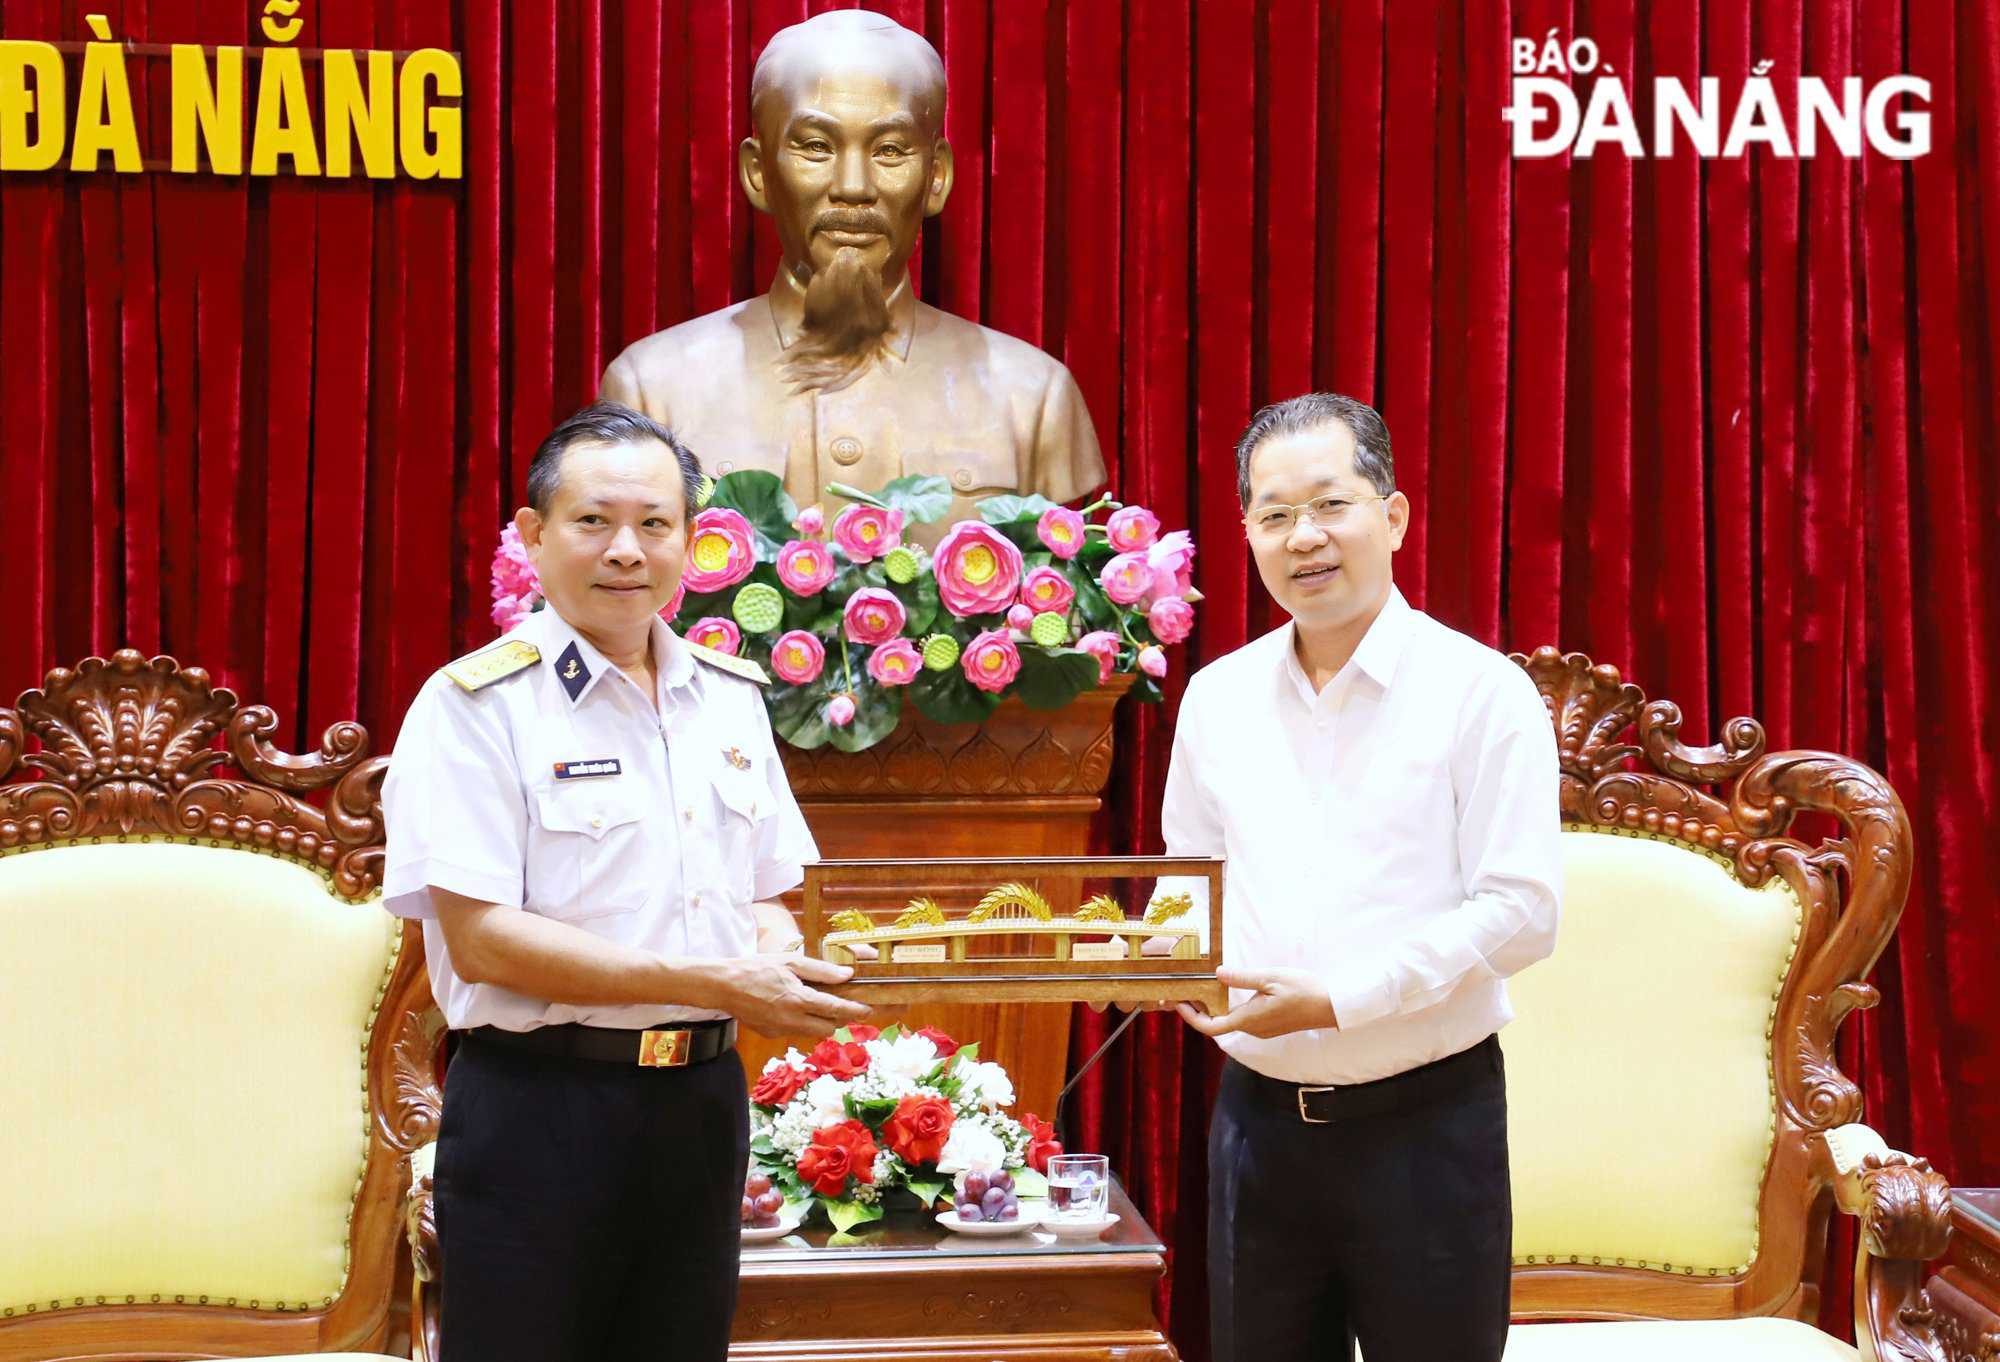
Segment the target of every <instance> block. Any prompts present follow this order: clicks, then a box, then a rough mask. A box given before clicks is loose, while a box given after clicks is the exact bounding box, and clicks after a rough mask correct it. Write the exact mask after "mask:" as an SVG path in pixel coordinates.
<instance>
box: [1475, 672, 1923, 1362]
mask: <svg viewBox="0 0 2000 1362" xmlns="http://www.w3.org/2000/svg"><path fill="white" fill-rule="evenodd" d="M1514 660H1515V661H1516V662H1517V663H1519V664H1520V665H1521V667H1523V668H1524V669H1525V670H1526V671H1527V673H1528V675H1529V676H1530V677H1531V678H1533V680H1534V682H1535V684H1536V687H1537V688H1538V689H1539V690H1540V691H1541V693H1542V698H1543V701H1544V703H1545V704H1546V705H1547V707H1548V711H1549V717H1550V721H1551V722H1552V723H1553V724H1554V726H1555V731H1556V738H1557V747H1558V761H1559V763H1560V766H1561V778H1560V791H1561V795H1560V797H1561V805H1562V815H1563V819H1564V821H1565V822H1566V823H1570V824H1575V825H1583V826H1593V827H1601V828H1614V829H1619V830H1621V831H1626V832H1632V833H1638V834H1642V835H1650V836H1654V837H1659V838H1663V839H1666V840H1670V841H1677V842H1680V843H1683V844H1685V845H1687V846H1689V847H1691V848H1695V849H1698V850H1701V851H1705V852H1708V853H1711V854H1713V855H1715V856H1718V857H1720V858H1722V859H1723V860H1724V861H1725V862H1726V863H1727V864H1728V865H1729V866H1730V867H1731V868H1732V869H1733V871H1734V873H1735V875H1736V876H1737V878H1738V879H1739V880H1741V881H1742V882H1743V883H1744V884H1746V885H1749V886H1752V887H1757V886H1761V885H1764V884H1766V883H1768V882H1770V880H1771V879H1772V877H1773V876H1776V877H1777V878H1778V879H1779V880H1781V881H1782V882H1783V883H1784V884H1786V885H1787V886H1788V887H1789V888H1790V889H1791V890H1792V892H1793V893H1794V894H1795V895H1796V896H1797V898H1798V900H1799V902H1800V904H1801V905H1802V908H1803V913H1804V916H1803V921H1802V924H1801V930H1800V935H1799V945H1798V950H1797V952H1796V954H1795V956H1794V959H1793V962H1792V967H1791V970H1790V973H1789V975H1788V977H1787V978H1786V980H1785V982H1784V986H1783V988H1782V990H1781V992H1780V994H1779V998H1778V1005H1777V1016H1776V1020H1775V1025H1774V1028H1773V1047H1774V1049H1773V1056H1772V1064H1773V1070H1774V1078H1775V1080H1776V1086H1777V1093H1778V1105H1779V1118H1780V1119H1779V1122H1778V1129H1777V1132H1776V1139H1775V1141H1774V1145H1773V1150H1772V1155H1771V1165H1770V1169H1769V1172H1768V1174H1767V1176H1766V1179H1765V1183H1764V1192H1763V1201H1762V1205H1761V1207H1760V1223H1761V1226H1762V1229H1761V1234H1760V1242H1759V1252H1758V1257H1757V1260H1756V1261H1755V1262H1754V1263H1753V1264H1752V1265H1751V1266H1750V1268H1749V1269H1748V1270H1747V1271H1746V1272H1745V1273H1744V1274H1742V1275H1741V1276H1737V1277H1720V1278H1713V1279H1710V1278H1678V1277H1670V1276H1668V1275H1666V1274H1654V1273H1640V1272H1636V1271H1633V1270H1629V1269H1617V1268H1592V1267H1589V1266H1578V1265H1560V1266H1558V1265H1536V1266H1532V1267H1524V1268H1519V1269H1517V1270H1516V1275H1515V1287H1514V1293H1515V1295H1514V1299H1515V1308H1516V1310H1517V1311H1518V1312H1520V1313H1522V1314H1525V1315H1527V1316H1529V1317H1540V1318H1554V1317H1564V1316H1568V1317H1580V1316H1593V1315H1596V1316H1603V1317H1618V1316H1629V1315H1674V1316H1689V1317H1700V1316H1706V1315H1718V1314H1720V1315H1735V1314H1745V1313H1770V1312H1774V1311H1785V1312H1790V1313H1796V1312H1803V1311H1806V1310H1809V1306H1808V1305H1807V1304H1806V1302H1807V1298H1808V1297H1809V1296H1811V1295H1814V1294H1815V1293H1814V1284H1815V1282H1816V1280H1817V1274H1818V1267H1817V1262H1818V1255H1819V1254H1820V1253H1821V1252H1822V1251H1823V1247H1824V1244H1823V1240H1824V1236H1825V1216H1824V1212H1823V1211H1822V1210H1818V1209H1816V1207H1818V1206H1821V1205H1823V1204H1824V1197H1825V1192H1826V1188H1827V1174H1826V1172H1825V1170H1823V1169H1819V1168H1816V1167H1815V1166H1814V1161H1813V1159H1812V1157H1811V1150H1810V1144H1811V1142H1812V1141H1813V1140H1814V1139H1815V1138H1816V1137H1817V1134H1818V1132H1821V1131H1825V1130H1829V1129H1832V1128H1833V1127H1835V1126H1839V1125H1843V1124H1846V1123H1847V1122H1850V1121H1853V1120H1856V1119H1857V1118H1858V1117H1859V1115H1860V1111H1861V1091H1860V1088H1859V1087H1858V1086H1857V1085H1856V1084H1855V1082H1854V1081H1853V1079H1852V1078H1850V1077H1849V1076H1848V1075H1847V1074H1846V1073H1844V1072H1843V1071H1842V1070H1841V1067H1840V1064H1839V1061H1838V1060H1837V1058H1836V1056H1835V1047H1834V1041H1835V1037H1836V1035H1837V1033H1838V1031H1839V1028H1840V1023H1841V1022H1842V1020H1843V1019H1845V1018H1846V1017H1847V1015H1848V1014H1849V1013H1851V1012H1853V1011H1854V1010H1856V1009H1857V1008H1865V1007H1872V1006H1873V1005H1874V1004H1875V1002H1876V1000H1877V998H1878V994H1877V992H1876V990H1875V988H1874V987H1873V986H1872V985H1870V984H1868V983H1867V982H1866V976H1867V974H1868V971H1869V970H1870V969H1871V968H1873V966H1874V964H1875V961H1876V959H1877V958H1878V957H1879V956H1880V955H1881V953H1882V950H1883V948H1884V947H1885V946H1886V945H1887V943H1888V940H1889V934H1890V933H1891V932H1892V931H1893V930H1894V929H1895V925H1896V921H1897V918H1898V917H1899V916H1900V915H1901V913H1902V908H1903V900H1904V897H1905V895H1906V893H1907V892H1908V888H1909V879H1910V864H1911V847H1910V828H1909V820H1908V818H1907V816H1906V815H1905V814H1904V812H1903V807H1902V804H1901V802H1900V801H1899V800H1898V799H1897V798H1896V795H1895V792H1894V791H1893V790H1892V789H1890V787H1889V785H1888V783H1887V782H1886V781H1884V780H1883V779H1882V777H1881V776H1880V775H1878V774H1876V773H1875V772H1874V771H1872V770H1870V769H1869V768H1868V767H1866V766H1864V765H1862V764H1861V763H1859V762H1856V761H1853V760H1851V759H1849V758H1846V757H1842V756H1838V755H1836V754H1833V753H1829V752H1767V751H1766V750H1765V737H1764V731H1763V728H1762V726H1761V725H1759V724H1758V723H1757V722H1756V721H1755V720H1753V719H1747V718H1739V719H1733V720H1731V721H1730V722H1728V723H1726V724H1724V725H1723V726H1722V730H1721V737H1720V739H1719V741H1717V742H1715V743H1714V744H1712V745H1709V746H1694V745H1691V744H1689V743H1688V742H1687V741H1686V740H1685V739H1684V738H1683V736H1682V716H1681V711H1680V709H1679V707H1678V706H1676V705H1674V704H1672V703H1670V702H1667V701H1662V700H1653V701H1648V700H1647V698H1646V696H1645V694H1644V693H1643V692H1642V691H1641V690H1640V689H1639V688H1638V687H1637V686H1634V685H1631V684H1629V683H1627V682H1625V681H1624V680H1623V679H1622V678H1621V677H1620V676H1619V674H1618V671H1617V669H1616V668H1614V667H1609V666H1603V665H1599V664H1597V663H1594V662H1592V661H1591V660H1590V659H1589V658H1588V657H1585V656H1583V655H1582V654H1580V653H1562V652H1559V651H1557V650H1556V649H1554V648H1541V649H1537V650H1536V651H1535V652H1534V653H1533V654H1531V655H1526V656H1523V655H1520V654H1516V655H1515V658H1514ZM1803 813H1818V814H1825V815H1830V816H1831V818H1832V819H1833V820H1834V821H1835V822H1836V823H1837V824H1838V832H1837V834H1836V835H1835V836H1833V837H1832V838H1829V839H1827V840H1824V841H1818V842H1808V841H1805V840H1802V839H1800V838H1799V837H1797V836H1796V835H1794V832H1793V830H1794V827H1795V825H1796V823H1797V820H1798V817H1799V815H1800V814H1803ZM1874 1176H1876V1177H1877V1178H1878V1179H1880V1180H1881V1182H1880V1186H1881V1189H1882V1190H1881V1196H1880V1197H1879V1199H1878V1200H1877V1201H1875V1202H1871V1203H1870V1204H1871V1207H1872V1208H1874V1214H1875V1215H1877V1216H1878V1217H1879V1230H1880V1233H1881V1234H1883V1235H1885V1236H1887V1238H1885V1239H1884V1240H1883V1241H1882V1242H1883V1243H1884V1245H1885V1246H1886V1247H1888V1248H1891V1249H1894V1250H1896V1251H1897V1252H1898V1253H1900V1252H1901V1251H1903V1250H1907V1249H1909V1248H1911V1247H1913V1246H1915V1247H1922V1246H1923V1244H1924V1243H1925V1242H1926V1241H1924V1240H1923V1239H1922V1235H1923V1234H1924V1233H1927V1232H1928V1231H1927V1228H1926V1227H1927V1226H1928V1225H1929V1224H1930V1221H1929V1220H1928V1219H1927V1218H1926V1217H1927V1216H1928V1215H1929V1214H1930V1212H1931V1211H1932V1210H1933V1209H1934V1208H1935V1205H1936V1196H1937V1190H1936V1187H1933V1186H1932V1184H1931V1183H1930V1182H1929V1181H1928V1180H1927V1179H1931V1178H1935V1176H1936V1175H1935V1174H1930V1173H1928V1171H1927V1170H1923V1169H1921V1168H1920V1167H1919V1165H1918V1164H1916V1163H1909V1164H1897V1165H1894V1166H1893V1167H1892V1166H1889V1165H1885V1166H1883V1167H1882V1168H1879V1169H1876V1170H1874ZM1937 1186H1938V1187H1941V1186H1942V1183H1941V1181H1940V1182H1939V1183H1938V1184H1937ZM1892 1261H1898V1262H1905V1263H1906V1262H1907V1260H1906V1259H1901V1258H1898V1257H1896V1255H1894V1254H1892V1255H1891V1257H1890V1258H1883V1257H1879V1256H1875V1255H1872V1254H1871V1255H1869V1256H1868V1258H1867V1263H1866V1265H1865V1271H1864V1277H1865V1278H1866V1279H1867V1280H1868V1281H1869V1283H1870V1286H1869V1288H1868V1289H1869V1291H1870V1292H1871V1293H1874V1295H1873V1296H1872V1297H1871V1298H1879V1300H1880V1303H1881V1306H1882V1308H1881V1309H1880V1310H1879V1311H1878V1312H1877V1314H1876V1316H1875V1318H1876V1320H1877V1322H1878V1324H1879V1325H1880V1327H1881V1328H1882V1329H1883V1330H1886V1331H1888V1332H1887V1333H1886V1334H1884V1335H1881V1337H1882V1338H1883V1339H1884V1347H1885V1348H1886V1347H1896V1348H1902V1349H1904V1351H1903V1352H1902V1353H1897V1354H1885V1355H1896V1356H1908V1357H1927V1356H1929V1355H1930V1354H1928V1353H1926V1352H1924V1351H1923V1348H1925V1347H1927V1346H1934V1344H1935V1338H1934V1333H1931V1332H1927V1329H1928V1326H1927V1325H1925V1324H1923V1322H1922V1320H1923V1317H1924V1310H1923V1308H1922V1307H1921V1306H1920V1304H1918V1303H1917V1298H1916V1293H1915V1290H1914V1285H1915V1284H1914V1281H1913V1280H1900V1279H1899V1272H1900V1269H1899V1270H1897V1271H1891V1270H1890V1265H1891V1263H1892ZM1902 1275H1903V1276H1907V1274H1902ZM1892 1302H1893V1303H1894V1308H1890V1307H1891V1304H1892Z"/></svg>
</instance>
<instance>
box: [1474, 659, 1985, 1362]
mask: <svg viewBox="0 0 2000 1362" xmlns="http://www.w3.org/2000/svg"><path fill="white" fill-rule="evenodd" d="M1516 660H1517V661H1518V662H1520V663H1521V665H1523V666H1524V667H1525V668H1526V669H1527V671H1528V672H1529V674H1530V675H1531V676H1532V677H1533V678H1534V679H1535V682H1536V684H1537V686H1539V688H1540V689H1541V692H1542V695H1543V697H1544V699H1545V700H1546V701H1547V703H1548V706H1549V711H1550V717H1551V720H1552V722H1553V723H1554V724H1555V727H1556V733H1557V738H1558V743H1559V747H1560V760H1561V762H1562V804H1563V811H1562V812H1563V821H1564V834H1563V835H1564V842H1565V844H1566V845H1565V852H1566V869H1567V887H1566V892H1565V898H1564V909H1563V923H1562V928H1561V936H1560V938H1559V940H1558V944H1557V947H1556V952H1555V954H1554V956H1553V957H1552V958H1550V959H1549V960H1547V961H1545V962H1543V963H1542V964H1539V965H1536V966H1534V967H1533V968H1531V969H1529V970H1527V971H1525V972H1524V973H1523V974H1521V975H1520V976H1519V977H1517V978H1516V979H1515V980H1513V981H1510V989H1511V992H1512V995H1513V999H1514V1006H1515V1011H1516V1014H1517V1015H1516V1019H1515V1021H1514V1022H1513V1023H1512V1024H1511V1025H1510V1026H1508V1027H1507V1029H1506V1030H1505V1031H1503V1032H1502V1033H1501V1042H1502V1045H1503V1047H1504V1049H1505V1052H1506V1056H1507V1070H1508V1083H1509V1103H1508V1106H1509V1119H1510V1121H1511V1123H1512V1132H1511V1141H1510V1145H1511V1151H1512V1158H1513V1169H1514V1215H1515V1234H1514V1251H1515V1270H1514V1313H1515V1318H1516V1320H1517V1321H1526V1323H1517V1325H1516V1327H1515V1328H1514V1330H1513V1331H1512V1337H1511V1340H1510V1343H1509V1346H1508V1350H1507V1356H1508V1359H1509V1362H1570V1360H1571V1359H1575V1360H1576V1362H1583V1360H1584V1359H1589V1362H1654V1359H1667V1358H1690V1357H1700V1358H1702V1359H1705V1362H1732V1360H1733V1359H1737V1358H1741V1359H1745V1362H1750V1360H1751V1359H1754V1360H1755V1362H1792V1360H1793V1359H1797V1360H1798V1362H1805V1359H1822V1358H1824V1359H1840V1358H1845V1359H1849V1360H1850V1362H1852V1359H1854V1358H1856V1357H1857V1356H1858V1357H1860V1358H1863V1359H1867V1360H1868V1362H1874V1360H1875V1359H1892V1358H1893V1359H1937V1362H1944V1358H1945V1354H1944V1352H1943V1351H1942V1349H1941V1347H1940V1345H1939V1343H1938V1340H1937V1337H1936V1334H1935V1333H1934V1331H1933V1329H1932V1324H1931V1315H1930V1311H1929V1307H1928V1304H1927V1302H1926V1301H1925V1300H1924V1299H1923V1297H1922V1295H1921V1293H1920V1292H1919V1291H1918V1289H1917V1287H1918V1281H1919V1275H1918V1271H1917V1265H1918V1263H1919V1262H1920V1261H1921V1260H1923V1259H1926V1258H1930V1257H1935V1256H1937V1255H1938V1254H1940V1253H1941V1252H1942V1251H1943V1249H1944V1245H1945V1241H1946V1236H1947V1235H1948V1233H1949V1230H1948V1223H1949V1214H1950V1207H1949V1189H1948V1188H1947V1187H1946V1185H1945V1182H1944V1180H1943V1178H1941V1177H1940V1176H1938V1175H1937V1174H1936V1173H1935V1172H1932V1171H1931V1170H1930V1168H1929V1167H1928V1166H1927V1165H1926V1164H1925V1163H1924V1162H1923V1161H1922V1160H1919V1159H1911V1158H1909V1157H1908V1156H1906V1155H1903V1154H1899V1153H1895V1152H1894V1151H1891V1150H1889V1149H1888V1148H1887V1147H1886V1146H1885V1145H1884V1144H1883V1143H1882V1141H1881V1139H1880V1137H1879V1136H1877V1135H1876V1134H1875V1133H1874V1132H1873V1131H1872V1130H1870V1129H1868V1127H1866V1126H1864V1125H1861V1124H1858V1122H1859V1120H1860V1116H1861V1092H1860V1089H1859V1088H1858V1087H1857V1086H1856V1084H1855V1083H1854V1082H1853V1080H1852V1079H1850V1078H1849V1077H1848V1076H1847V1075H1846V1074H1845V1073H1843V1072H1842V1071H1841V1069H1840V1066H1839V1063H1838V1061H1837V1060H1836V1058H1835V1054H1834V1038H1835V1033H1836V1031H1837V1029H1838V1027H1839V1025H1840V1023H1841V1021H1842V1019H1843V1018H1844V1017H1846V1016H1847V1014H1848V1013H1849V1012H1851V1011H1853V1010H1855V1009H1857V1008H1865V1007H1870V1006H1873V1005H1874V1003H1875V1002H1876V1000H1877V996H1878V995H1877V993H1876V990H1875V989H1874V987H1873V986H1872V985H1870V984H1868V983H1867V982H1865V980H1866V976H1867V973H1868V971H1869V970H1870V969H1871V968H1872V967H1873V965H1874V964H1875V961H1876V959H1877V957H1879V956H1880V954H1881V952H1882V949H1883V947H1884V946H1885V945H1886V944H1887V942H1888V940H1889V935H1890V933H1891V932H1892V931H1893V930H1894V928H1895V925H1896V920H1897V918H1898V916H1899V915H1900V914H1901V912H1902V908H1903V900H1904V895H1905V893H1906V892H1907V890H1908V887H1909V877H1910V855H1911V853H1910V826H1909V820H1908V818H1907V817H1906V816H1905V814H1904V812H1903V807H1902V804H1901V802H1900V801H1899V800H1898V799H1897V798H1896V795H1895V792H1894V791H1893V790H1891V789H1890V788H1889V786H1888V784H1887V783H1886V782H1885V781H1884V780H1883V779H1882V777H1881V776H1879V775H1877V774H1876V773H1875V772H1874V771H1871V770H1869V769H1868V768H1867V767H1865V766H1862V765H1860V764H1859V763H1857V762H1853V761H1849V760H1847V759H1846V758H1843V757H1839V756H1835V755H1832V754H1830V753H1824V752H1776V753H1768V754H1767V753H1766V752H1765V750H1764V734H1763V730H1762V728H1761V727H1760V726H1759V725H1758V724H1756V723H1755V722H1753V721H1751V720H1747V719H1738V720H1736V721H1734V722H1732V723H1730V724H1729V725H1727V726H1726V728H1725V729H1724V733H1723V741H1722V742H1721V743H1720V744H1719V745H1717V746H1714V747H1707V748H1699V749H1695V748H1689V747H1687V746H1684V745H1683V744H1682V743H1681V741H1680V722H1681V720H1680V712H1679V710H1678V709H1677V708H1676V707H1675V706H1673V705H1672V704H1669V703H1665V702H1660V701H1655V702H1651V703H1648V702H1647V700H1646V698H1645V696H1644V695H1643V694H1642V693H1641V692H1640V691H1639V689H1638V688H1637V687H1636V686H1631V685H1626V684H1624V683H1623V682H1622V681H1621V680H1620V678H1619V676H1618V673H1617V672H1616V671H1615V670H1614V669H1612V668H1610V667H1600V666H1594V665H1593V664H1592V663H1591V662H1590V660H1589V659H1588V658H1585V657H1582V656H1580V655H1578V654H1569V655H1562V654H1559V653H1557V652H1556V651H1555V650H1554V649H1548V648H1544V649H1541V650H1540V651H1538V652H1536V653H1535V654H1534V655H1533V656H1532V657H1517V658H1516ZM1806 813H1817V814H1823V815H1828V816H1830V820H1831V823H1832V824H1834V825H1837V826H1833V827H1832V829H1831V835H1830V837H1829V838H1828V839H1827V840H1823V841H1805V840H1800V839H1799V838H1798V837H1796V836H1794V835H1791V834H1792V832H1793V824H1794V819H1795V817H1796V816H1797V815H1800V814H1806ZM1834 1211H1839V1212H1840V1213H1842V1214H1846V1215H1852V1216H1856V1217H1858V1218H1859V1221H1860V1226H1861V1234H1860V1243H1861V1251H1860V1254H1859V1260H1858V1262H1857V1263H1856V1266H1855V1290H1854V1325H1855V1331H1856V1337H1857V1339H1858V1345H1850V1344H1848V1343H1846V1342H1844V1341H1842V1340H1839V1339H1836V1338H1834V1337H1832V1336H1831V1335H1829V1334H1826V1333H1823V1332H1821V1331H1820V1330H1819V1329H1817V1328H1815V1327H1814V1326H1813V1325H1812V1323H1811V1322H1810V1321H1812V1320H1813V1319H1814V1318H1815V1317H1816V1315H1817V1313H1818V1308H1819V1297H1820V1289H1819V1282H1820V1275H1821V1268H1822V1265H1823V1263H1824V1257H1825V1250H1826V1240H1827V1228H1828V1221H1829V1216H1830V1214H1831V1213H1832V1212H1834ZM1538 1320H1564V1321H1579V1320H1582V1321H1625V1322H1622V1323H1599V1322H1584V1323H1575V1322H1571V1323H1560V1324H1556V1323H1550V1324H1536V1323H1533V1321H1538Z"/></svg>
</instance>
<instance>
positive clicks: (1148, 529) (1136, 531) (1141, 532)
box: [1105, 506, 1160, 553]
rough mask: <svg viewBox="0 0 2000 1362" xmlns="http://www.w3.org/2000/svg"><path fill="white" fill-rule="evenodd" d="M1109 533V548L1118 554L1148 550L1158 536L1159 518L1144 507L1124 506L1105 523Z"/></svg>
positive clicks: (1114, 512)
mask: <svg viewBox="0 0 2000 1362" xmlns="http://www.w3.org/2000/svg"><path fill="white" fill-rule="evenodd" d="M1105 529H1107V530H1109V531H1110V532H1111V547H1112V548H1114V549H1117V550H1118V551H1119V552H1120V553H1136V552H1137V551H1138V550H1140V549H1143V548H1148V547H1150V546H1151V545H1152V542H1153V541H1154V540H1155V539H1157V538H1158V537H1159V534H1160V518H1159V517H1158V516H1156V515H1154V514H1153V513H1152V512H1151V511H1149V510H1147V509H1146V508H1145V507H1144V506H1125V507H1121V508H1120V509H1118V510H1116V511H1113V512H1112V513H1111V519H1110V520H1108V521H1107V522H1105Z"/></svg>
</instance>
